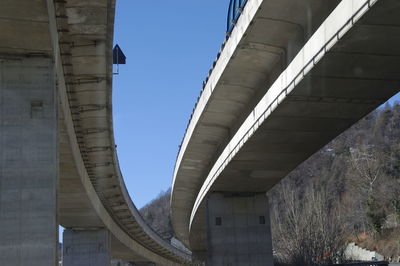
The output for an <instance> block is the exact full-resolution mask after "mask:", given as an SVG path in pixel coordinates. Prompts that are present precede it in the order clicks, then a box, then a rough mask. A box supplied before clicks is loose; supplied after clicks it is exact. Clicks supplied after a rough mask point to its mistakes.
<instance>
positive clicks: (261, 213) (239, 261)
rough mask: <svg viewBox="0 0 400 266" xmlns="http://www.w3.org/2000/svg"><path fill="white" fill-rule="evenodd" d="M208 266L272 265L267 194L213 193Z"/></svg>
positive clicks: (209, 225) (209, 208) (208, 228)
mask: <svg viewBox="0 0 400 266" xmlns="http://www.w3.org/2000/svg"><path fill="white" fill-rule="evenodd" d="M207 235H208V237H207V240H208V241H207V243H208V249H207V250H208V254H207V255H208V261H207V265H211V266H213V265H218V266H228V265H238V266H242V265H251V266H273V265H274V263H273V257H272V239H271V225H270V219H269V207H268V200H267V197H266V195H265V193H261V194H256V195H255V194H237V193H236V194H235V193H212V194H210V195H209V197H208V198H207Z"/></svg>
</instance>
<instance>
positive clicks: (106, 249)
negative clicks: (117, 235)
mask: <svg viewBox="0 0 400 266" xmlns="http://www.w3.org/2000/svg"><path fill="white" fill-rule="evenodd" d="M110 251H111V240H110V233H109V231H108V230H106V229H101V230H72V229H66V230H64V234H63V266H110V265H111V252H110Z"/></svg>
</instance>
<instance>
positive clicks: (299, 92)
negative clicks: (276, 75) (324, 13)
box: [190, 0, 400, 253]
mask: <svg viewBox="0 0 400 266" xmlns="http://www.w3.org/2000/svg"><path fill="white" fill-rule="evenodd" d="M342 8H343V9H342V10H339V11H341V12H342V13H346V12H347V10H346V9H344V7H342ZM399 14H400V3H399V2H398V1H395V0H382V1H377V3H376V4H375V5H374V6H372V7H371V9H370V10H369V11H368V12H367V13H365V14H364V15H363V17H362V18H361V19H360V20H358V21H357V23H355V24H354V25H350V26H348V27H349V28H350V27H351V28H350V30H349V31H348V32H347V33H346V34H345V35H344V36H343V35H342V31H340V33H338V35H337V37H338V36H339V37H340V39H339V40H338V42H337V43H336V44H335V45H334V46H333V47H327V48H324V49H325V50H324V51H326V53H325V54H324V55H323V57H322V58H318V60H319V61H318V60H314V63H315V64H314V63H312V64H311V66H310V65H308V66H307V67H305V65H304V67H305V68H303V66H295V67H288V69H287V71H292V70H293V69H299V70H300V75H299V76H298V77H300V78H298V79H296V82H295V85H294V88H290V89H288V90H286V91H287V93H285V92H283V94H281V96H279V100H277V101H274V99H273V98H271V97H272V96H271V97H269V92H267V93H266V94H265V95H266V96H265V97H264V98H263V99H262V100H261V102H260V103H259V105H263V104H265V105H269V104H271V106H272V109H270V111H271V112H270V111H267V112H266V113H265V114H264V116H263V118H262V119H260V120H258V121H260V122H257V117H258V116H259V115H260V113H258V112H257V111H254V112H255V113H254V117H256V119H255V120H254V125H255V127H252V128H251V133H250V134H245V135H243V136H244V138H245V140H244V142H240V143H241V144H240V146H239V147H238V148H237V150H238V151H237V152H235V153H234V154H233V156H232V155H230V157H229V160H228V163H226V165H224V166H223V168H222V169H223V170H222V171H221V172H220V173H218V177H217V178H214V179H207V181H206V182H205V184H204V185H203V188H202V191H201V193H203V194H202V195H203V196H204V195H206V194H208V193H212V192H213V191H217V192H266V191H268V190H269V189H270V188H271V187H272V186H273V185H275V184H276V183H277V182H279V181H280V180H281V179H282V178H283V177H285V176H286V175H287V174H288V173H290V172H291V171H292V170H293V169H295V168H296V167H297V166H298V165H299V164H300V163H302V162H304V161H305V160H306V159H307V158H309V157H310V156H311V155H312V154H314V153H315V152H316V151H318V150H319V149H321V148H322V147H323V146H324V145H326V144H327V143H328V142H329V141H330V140H332V139H333V138H335V137H336V136H338V135H339V134H341V133H342V132H343V131H345V130H346V129H347V128H349V127H350V126H352V125H353V124H355V123H356V122H357V121H358V120H360V119H361V118H362V117H364V116H365V115H367V114H368V113H370V112H371V111H373V110H374V109H376V108H377V107H378V106H379V105H381V104H382V103H384V102H385V101H387V100H388V99H389V98H390V97H391V96H393V95H394V94H396V93H397V92H398V91H399V90H400V76H399V71H398V69H399V65H400V37H399V36H400V17H399ZM349 23H351V22H349ZM327 26H329V25H327ZM339 29H340V28H339ZM266 30H267V29H266ZM325 30H326V31H328V29H325ZM335 38H336V37H335ZM326 41H328V40H326ZM329 48H330V49H329ZM294 62H295V61H294ZM305 63H307V62H305ZM286 74H287V76H288V77H289V76H290V73H286ZM272 93H274V92H272ZM271 95H273V94H271ZM247 137H249V138H248V139H247ZM230 145H231V150H234V149H236V148H234V146H232V144H230ZM222 161H223V160H222ZM217 162H218V161H217ZM224 164H225V163H224ZM214 167H216V165H214ZM207 182H208V183H207ZM200 196H201V195H199V198H198V200H199V199H200ZM206 198H207V197H206V196H204V197H203V198H201V201H199V202H200V205H198V209H197V212H196V209H194V213H193V214H194V216H193V217H192V218H193V220H192V224H191V231H190V245H191V247H192V249H193V250H194V251H195V252H199V253H202V252H204V251H206V250H207V244H206V243H207V235H206V228H205V222H204V221H205V217H206V215H205V213H206V206H205V201H206V200H205V199H206ZM199 202H197V203H199ZM193 214H192V215H193Z"/></svg>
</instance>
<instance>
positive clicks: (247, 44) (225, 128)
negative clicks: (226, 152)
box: [171, 0, 340, 249]
mask: <svg viewBox="0 0 400 266" xmlns="http://www.w3.org/2000/svg"><path fill="white" fill-rule="evenodd" d="M339 2H340V1H338V0H332V1H323V2H322V1H319V0H305V1H292V0H268V1H263V0H251V1H248V3H247V4H246V7H245V8H244V10H243V13H242V15H241V17H240V18H239V20H238V23H237V25H236V27H235V29H234V30H233V32H232V34H231V37H230V38H229V40H228V41H227V42H226V43H225V45H224V49H223V50H222V51H221V53H220V56H219V58H218V60H217V61H216V64H215V67H214V68H213V69H212V73H211V75H210V76H209V79H208V82H207V84H206V86H205V87H204V88H203V90H202V94H201V96H200V99H199V101H198V102H197V104H196V109H195V111H194V113H193V115H192V119H191V121H190V123H189V125H188V128H187V131H186V134H185V137H184V140H183V142H182V145H181V149H180V151H179V154H178V158H177V161H176V165H175V171H174V181H173V182H174V183H173V186H172V197H171V206H172V223H173V226H174V228H175V231H176V233H177V236H178V238H180V239H181V240H182V241H183V242H185V244H186V245H188V244H189V226H188V221H189V220H190V212H191V210H192V207H193V205H194V202H195V200H196V196H197V193H198V191H199V190H200V188H201V186H202V184H203V181H204V180H205V178H206V176H207V173H208V172H209V170H210V168H211V167H212V165H213V164H214V163H215V160H216V159H217V158H218V156H219V154H221V152H222V151H223V149H224V148H225V147H226V145H227V143H228V142H229V140H230V139H231V138H232V136H233V135H234V134H235V132H236V131H237V130H238V129H239V127H240V126H241V124H242V122H243V121H244V120H245V119H246V117H247V116H248V115H249V114H250V113H251V112H252V110H253V108H254V107H255V105H256V104H257V103H258V102H259V100H260V99H261V98H262V97H263V95H264V94H265V93H266V91H267V90H268V88H269V87H270V86H271V85H272V84H273V82H274V81H275V80H276V78H277V77H278V76H279V75H280V73H281V72H282V71H283V70H284V69H285V68H286V67H287V65H288V64H289V63H290V62H291V61H292V60H293V58H294V56H295V55H296V54H297V52H298V51H299V50H300V49H301V48H302V46H303V45H304V44H305V42H306V41H307V40H308V39H309V38H310V37H311V35H312V34H313V33H314V32H315V30H316V29H317V28H318V27H319V26H320V25H321V23H322V22H323V21H324V19H325V18H326V17H327V16H328V15H329V14H330V12H331V11H332V10H333V9H334V8H335V6H336V5H337V4H338V3H339ZM194 242H198V243H201V242H203V241H194ZM191 248H194V249H196V247H191ZM199 248H200V247H199ZM200 249H201V248H200Z"/></svg>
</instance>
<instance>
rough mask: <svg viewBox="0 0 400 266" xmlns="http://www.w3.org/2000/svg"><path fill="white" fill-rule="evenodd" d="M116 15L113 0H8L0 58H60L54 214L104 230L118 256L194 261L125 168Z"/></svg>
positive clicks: (72, 224) (69, 224) (1, 20)
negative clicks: (139, 205)
mask: <svg viewBox="0 0 400 266" xmlns="http://www.w3.org/2000/svg"><path fill="white" fill-rule="evenodd" d="M114 13H115V1H114V0H95V1H89V0H88V1H77V0H67V1H53V0H29V1H28V0H4V1H2V3H1V8H0V33H1V34H0V58H6V59H12V60H14V59H19V58H43V57H47V58H51V61H53V62H54V63H55V72H56V74H57V84H58V86H59V89H60V90H59V92H60V96H59V99H58V101H56V102H59V103H60V116H59V121H58V122H59V130H58V133H59V135H60V137H59V147H60V149H59V159H60V163H59V169H60V180H59V183H60V185H61V187H60V191H59V192H60V193H59V194H58V197H57V198H56V199H55V198H49V202H52V203H54V204H56V202H57V203H58V207H59V208H58V211H59V212H58V213H57V210H56V209H55V210H54V214H53V215H54V217H56V215H59V216H58V217H59V223H60V224H61V225H63V226H64V227H66V228H94V227H95V228H98V227H101V228H104V227H106V228H107V229H109V231H110V232H111V234H112V235H111V252H112V255H113V256H114V255H115V256H114V257H121V258H123V259H124V260H126V261H139V262H143V261H154V262H157V263H159V264H161V265H178V264H181V263H188V262H189V261H190V255H189V254H186V253H184V252H181V251H179V250H178V249H176V248H174V247H172V246H171V245H169V243H168V242H165V241H164V240H163V239H161V238H160V237H159V236H158V235H157V234H156V233H155V232H154V231H152V230H151V228H149V227H148V226H147V225H146V224H145V222H144V221H143V219H142V218H141V216H140V214H139V212H138V210H137V209H136V207H135V206H134V204H133V203H132V201H131V199H130V197H129V194H128V192H127V190H126V188H125V185H124V181H123V178H122V175H121V173H120V169H119V165H118V160H117V157H116V151H115V143H114V136H113V126H112V112H111V109H112V106H111V94H112V44H113V27H114ZM10 104H13V105H12V106H13V107H12V108H16V107H15V104H16V103H13V102H11V103H10ZM36 109H37V108H36V107H35V108H34V110H36ZM10 110H11V109H10ZM35 112H36V111H35ZM54 114H56V112H54ZM20 168H21V169H22V168H23V167H21V165H20ZM21 182H26V183H29V182H30V181H28V179H27V180H21ZM21 185H22V184H21ZM49 185H50V183H49ZM39 229H40V228H39ZM32 235H34V234H32ZM16 237H19V236H16ZM18 239H19V238H18ZM18 239H16V240H15V241H19V240H18ZM54 241H55V240H54ZM10 244H11V242H10ZM54 247H56V244H54ZM37 254H39V253H37ZM40 265H46V264H40Z"/></svg>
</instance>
